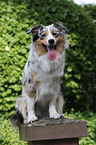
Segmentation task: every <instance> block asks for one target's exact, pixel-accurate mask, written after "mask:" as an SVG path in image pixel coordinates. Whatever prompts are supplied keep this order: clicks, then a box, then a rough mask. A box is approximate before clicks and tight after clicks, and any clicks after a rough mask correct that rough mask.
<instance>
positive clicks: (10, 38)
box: [0, 0, 96, 145]
mask: <svg viewBox="0 0 96 145" xmlns="http://www.w3.org/2000/svg"><path fill="white" fill-rule="evenodd" d="M0 9H1V10H0V116H3V118H2V117H1V122H0V123H1V124H2V121H3V119H4V118H9V117H10V115H12V114H13V113H14V110H15V107H14V106H15V100H16V97H18V95H20V94H21V88H22V86H21V78H22V74H23V70H24V65H25V63H26V61H27V58H28V52H29V48H28V46H29V44H30V42H31V40H30V36H29V35H26V31H27V30H28V29H29V28H30V27H33V25H35V24H39V23H40V24H43V25H49V24H52V23H53V22H61V24H63V25H64V26H66V27H67V29H68V30H69V32H68V34H67V40H68V43H69V49H68V50H66V67H65V73H64V76H63V77H62V86H61V89H62V93H63V95H64V99H65V104H64V112H66V111H67V112H70V111H71V110H74V111H75V112H76V111H82V112H86V110H93V111H94V112H96V105H95V102H96V96H95V94H96V24H95V23H93V19H94V18H95V16H94V17H93V11H95V10H96V6H92V5H90V6H84V7H81V6H78V5H76V4H75V3H74V2H73V1H68V0H58V1H57V0H54V1H53V0H48V1H45V0H42V1H41V0H27V1H26V0H24V1H23V0H3V1H1V0H0ZM89 10H90V11H89ZM94 15H95V14H94ZM7 48H8V49H9V50H8V49H7ZM79 114H80V112H79V113H78V115H77V118H80V117H81V118H82V117H83V116H82V115H81V116H80V117H78V116H79ZM88 114H89V124H90V113H88ZM75 115H76V113H75V114H74V115H72V116H71V117H73V118H75V117H74V116H75ZM92 115H93V116H94V118H93V117H92ZM77 118H75V119H77ZM81 118H80V119H81ZM86 118H88V116H87V117H86ZM86 118H85V120H86ZM91 119H92V121H93V124H94V123H95V122H96V116H95V114H93V113H92V114H91ZM7 124H8V126H9V127H7V129H8V130H9V132H12V130H11V129H10V123H9V121H7V120H5V121H4V124H2V126H1V128H2V129H1V130H3V131H2V132H3V139H4V140H5V142H4V140H3V141H2V140H1V143H2V144H8V142H9V140H10V139H9V138H12V136H13V135H12V136H11V137H9V136H8V140H6V139H5V138H6V135H7V129H5V127H6V126H7ZM95 124H96V123H95ZM92 127H94V126H92V124H90V125H89V128H90V131H89V130H88V131H89V132H90V133H89V132H88V133H89V136H88V137H89V138H87V139H85V140H86V143H87V142H90V143H88V144H92V143H93V144H96V136H95V133H96V128H94V130H93V131H92ZM4 134H5V135H4ZM90 134H92V135H90ZM85 140H83V141H81V144H82V145H83V144H84V142H85ZM89 140H90V141H89ZM12 141H13V140H12ZM16 141H17V140H16ZM91 141H92V142H91ZM9 144H10V145H11V144H13V142H11V141H10V143H9ZM15 144H16V142H15ZM21 144H22V143H21Z"/></svg>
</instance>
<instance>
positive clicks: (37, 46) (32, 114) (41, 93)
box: [11, 22, 68, 126]
mask: <svg viewBox="0 0 96 145" xmlns="http://www.w3.org/2000/svg"><path fill="white" fill-rule="evenodd" d="M66 31H67V29H66V28H65V27H64V26H62V25H61V24H60V23H57V22H56V23H53V24H52V25H49V26H43V25H36V26H34V27H33V28H30V29H29V30H28V31H27V34H29V33H31V36H32V42H31V44H30V52H29V57H28V61H27V63H26V65H25V69H24V74H23V77H22V95H21V96H20V97H18V98H17V99H16V105H15V108H16V113H15V114H14V115H12V116H11V122H12V124H13V125H16V126H19V125H20V124H21V123H24V124H25V123H30V122H33V121H35V120H38V118H42V117H47V116H49V117H50V118H53V119H57V118H60V116H62V110H63V97H62V96H61V95H60V77H61V76H62V75H63V73H64V66H65V49H66V48H67V47H68V45H67V43H66V39H65V32H66Z"/></svg>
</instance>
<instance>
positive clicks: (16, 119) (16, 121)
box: [10, 109, 24, 130]
mask: <svg viewBox="0 0 96 145" xmlns="http://www.w3.org/2000/svg"><path fill="white" fill-rule="evenodd" d="M10 121H11V125H12V128H13V129H14V130H15V129H17V128H18V127H19V126H20V125H21V124H23V122H24V118H23V116H22V114H21V113H20V111H19V110H17V109H16V112H15V114H13V115H12V116H11V118H10Z"/></svg>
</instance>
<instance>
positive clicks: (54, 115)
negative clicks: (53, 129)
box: [49, 97, 60, 119]
mask: <svg viewBox="0 0 96 145" xmlns="http://www.w3.org/2000/svg"><path fill="white" fill-rule="evenodd" d="M56 100H57V98H56V97H53V99H52V100H51V102H50V104H49V115H50V118H54V119H56V118H60V115H59V113H58V112H57V110H56Z"/></svg>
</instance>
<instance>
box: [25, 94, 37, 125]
mask: <svg viewBox="0 0 96 145" xmlns="http://www.w3.org/2000/svg"><path fill="white" fill-rule="evenodd" d="M34 103H35V102H34V98H29V97H28V98H27V111H28V123H29V122H32V121H35V120H37V119H38V118H37V117H36V116H35V111H34Z"/></svg>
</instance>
